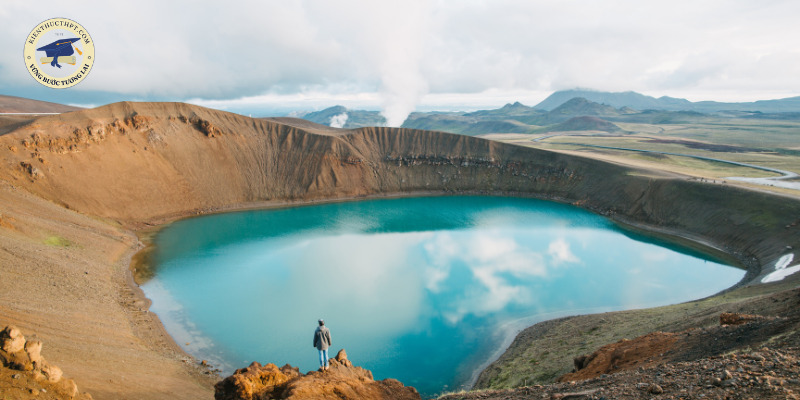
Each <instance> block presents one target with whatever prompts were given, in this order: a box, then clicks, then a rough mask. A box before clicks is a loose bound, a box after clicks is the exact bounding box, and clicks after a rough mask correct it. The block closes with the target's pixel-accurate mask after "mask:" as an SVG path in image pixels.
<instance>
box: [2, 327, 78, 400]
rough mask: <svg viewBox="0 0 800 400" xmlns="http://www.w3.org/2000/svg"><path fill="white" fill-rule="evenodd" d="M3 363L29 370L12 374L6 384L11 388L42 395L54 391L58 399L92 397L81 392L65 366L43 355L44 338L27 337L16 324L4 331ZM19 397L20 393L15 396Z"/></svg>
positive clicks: (14, 367) (5, 366) (27, 393)
mask: <svg viewBox="0 0 800 400" xmlns="http://www.w3.org/2000/svg"><path fill="white" fill-rule="evenodd" d="M0 363H2V366H3V367H4V368H8V369H11V370H13V371H20V372H23V373H24V374H25V376H24V377H23V376H22V375H21V374H18V373H12V374H0V376H5V375H10V376H11V380H12V382H11V383H10V384H8V385H5V384H4V385H3V387H4V388H7V390H8V391H9V392H20V393H23V394H25V395H33V396H38V394H39V393H50V394H51V395H53V396H54V398H58V399H91V398H92V396H91V395H89V394H87V393H82V394H81V393H79V392H78V385H77V384H76V383H75V381H73V380H72V379H63V375H64V374H63V372H62V371H61V368H59V367H57V366H55V365H53V364H50V363H48V362H47V361H46V360H45V359H44V357H42V342H41V341H39V340H35V339H34V340H30V339H28V340H26V339H25V336H23V335H22V332H21V331H20V330H19V329H18V328H17V327H15V326H11V325H9V326H7V327H6V328H5V329H3V331H2V332H0ZM14 398H17V397H14Z"/></svg>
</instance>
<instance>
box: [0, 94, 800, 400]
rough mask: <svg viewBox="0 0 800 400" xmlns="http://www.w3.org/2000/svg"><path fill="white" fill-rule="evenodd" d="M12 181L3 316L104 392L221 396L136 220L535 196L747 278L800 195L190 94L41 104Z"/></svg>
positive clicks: (5, 196) (13, 161)
mask: <svg viewBox="0 0 800 400" xmlns="http://www.w3.org/2000/svg"><path fill="white" fill-rule="evenodd" d="M0 181H4V183H2V184H0V198H2V201H0V214H1V215H0V262H1V263H0V274H2V276H3V277H4V278H3V279H0V324H9V323H13V324H15V325H17V326H19V327H20V328H21V329H23V331H24V332H26V333H27V332H30V331H33V332H37V334H40V335H42V336H46V337H45V338H44V339H46V341H47V343H50V345H49V346H51V349H52V351H53V352H55V353H57V355H56V356H55V357H54V358H53V361H54V362H56V363H57V364H58V365H60V366H62V368H63V369H64V370H65V373H66V374H68V375H70V376H72V377H75V380H76V381H77V382H78V385H79V386H80V387H81V388H82V390H84V389H85V390H86V391H88V392H89V393H92V394H93V395H94V396H95V397H96V398H123V397H126V396H129V397H130V398H165V397H169V396H167V395H166V394H167V393H172V395H174V396H179V397H180V396H185V398H202V397H203V396H205V395H210V390H211V389H210V385H208V384H207V382H205V381H203V380H202V379H200V378H201V377H202V376H204V375H203V374H202V373H201V372H199V371H197V370H195V369H192V368H189V367H187V366H186V364H185V363H184V362H183V361H182V360H181V357H182V356H181V354H180V353H179V352H177V351H176V349H175V348H174V346H173V345H172V343H171V341H170V339H169V338H168V337H165V336H162V335H163V332H162V331H161V330H160V329H158V327H159V325H158V324H157V321H155V319H154V318H153V317H152V316H151V315H149V314H147V313H144V312H143V310H146V307H147V304H145V303H143V302H140V301H138V300H137V297H136V294H137V293H136V291H135V290H134V289H129V287H128V283H129V274H128V272H127V266H128V263H129V260H130V257H131V255H132V254H133V253H134V252H135V251H136V250H137V249H138V246H139V243H138V240H137V238H136V236H135V234H134V231H132V230H131V229H139V228H144V227H147V226H150V225H152V224H157V223H161V222H164V221H169V220H171V219H174V218H178V217H182V216H187V215H193V214H196V213H201V212H208V211H218V210H226V209H233V208H238V207H246V206H258V205H266V204H286V203H292V202H304V201H314V200H322V199H332V198H353V197H360V196H368V195H387V194H401V193H406V194H407V193H417V192H426V193H441V194H453V193H493V194H505V195H519V196H533V197H539V198H545V199H555V200H558V201H563V202H570V203H574V204H576V205H579V206H581V207H584V208H587V209H589V210H592V211H595V212H597V213H600V214H603V215H607V216H609V217H610V218H612V219H614V220H617V221H620V222H622V223H626V224H630V225H632V226H636V227H639V228H641V229H646V230H648V231H650V232H657V233H663V234H665V235H679V236H680V237H683V238H685V239H681V240H690V242H687V243H694V245H696V246H701V245H702V246H709V248H711V249H717V251H719V252H720V254H722V255H725V256H726V257H728V258H729V259H731V260H734V261H735V262H738V263H740V264H741V265H743V266H746V267H747V268H748V271H749V274H748V276H747V280H748V282H749V281H751V280H752V279H755V278H757V277H759V276H763V275H764V274H766V273H768V272H771V270H768V269H769V268H772V265H773V264H774V263H775V261H776V260H777V259H778V258H779V257H781V256H783V255H785V254H786V252H787V250H786V246H792V247H793V248H797V247H798V246H800V234H799V232H800V231H799V230H798V227H797V221H798V220H799V219H800V203H799V202H798V201H797V200H794V199H788V198H781V197H777V196H772V195H767V194H763V193H758V192H751V191H746V190H743V189H739V188H735V187H727V186H720V185H716V186H712V185H707V184H703V183H699V182H692V181H688V180H686V179H684V178H683V177H680V176H675V175H667V174H664V173H658V172H653V171H644V170H633V169H630V168H627V167H623V166H618V165H614V164H608V163H603V162H600V161H594V160H589V159H583V158H579V157H574V156H569V155H563V154H556V153H550V152H546V151H540V150H535V149H530V148H522V147H517V146H513V145H508V144H502V143H498V142H491V141H488V140H484V139H479V138H474V137H467V136H459V135H452V134H447V133H441V132H426V131H418V130H408V129H393V128H361V129H356V130H344V131H343V130H332V129H331V128H326V127H320V126H314V125H309V124H308V123H307V122H302V123H301V122H293V121H289V120H258V119H251V118H246V117H243V116H240V115H236V114H230V113H226V112H221V111H215V110H210V109H205V108H202V107H196V106H190V105H186V104H179V103H117V104H112V105H108V106H104V107H100V108H97V109H91V110H81V111H77V112H72V113H67V114H61V115H55V116H46V117H41V118H37V119H36V120H34V121H32V122H31V123H29V124H26V125H24V126H21V127H18V128H16V129H14V130H12V131H10V132H8V133H7V134H5V135H2V136H0ZM754 205H757V206H754ZM698 243H699V244H698ZM706 249H708V248H706ZM6 276H9V277H12V279H5V277H6ZM89 344H93V345H95V346H94V347H90V346H89ZM172 395H171V396H172Z"/></svg>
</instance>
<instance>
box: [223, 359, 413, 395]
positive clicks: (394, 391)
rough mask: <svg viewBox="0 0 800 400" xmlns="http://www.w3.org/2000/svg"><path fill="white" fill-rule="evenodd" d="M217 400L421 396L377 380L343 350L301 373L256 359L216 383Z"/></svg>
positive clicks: (407, 388) (294, 369) (387, 381)
mask: <svg viewBox="0 0 800 400" xmlns="http://www.w3.org/2000/svg"><path fill="white" fill-rule="evenodd" d="M215 389H216V392H215V394H214V398H215V399H216V400H262V399H293V400H302V399H343V400H371V399H374V400H377V399H387V400H388V399H397V400H412V399H420V395H419V393H417V390H416V389H414V388H413V387H410V386H403V384H402V383H400V382H398V381H397V380H394V379H384V380H382V381H375V380H374V379H373V378H372V372H370V371H368V370H366V369H363V368H361V367H357V366H354V365H353V364H352V363H351V362H350V360H348V359H347V353H346V352H345V351H344V349H342V350H341V351H339V353H338V354H337V355H336V357H335V358H332V359H330V368H329V369H328V370H326V371H311V372H309V373H308V374H305V375H304V374H301V373H300V371H299V370H298V368H295V367H292V366H291V365H288V364H287V365H284V366H283V367H281V368H278V367H277V366H276V365H275V364H267V365H263V366H262V365H261V364H259V363H257V362H253V363H252V364H250V366H249V367H247V368H242V369H239V370H237V371H236V372H235V373H234V374H233V375H231V376H229V377H227V378H225V379H224V380H222V381H220V382H219V383H217V384H216V386H215Z"/></svg>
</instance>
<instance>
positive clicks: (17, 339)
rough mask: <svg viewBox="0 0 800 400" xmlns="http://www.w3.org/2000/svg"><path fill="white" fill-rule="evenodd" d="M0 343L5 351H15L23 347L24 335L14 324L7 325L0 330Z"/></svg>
mask: <svg viewBox="0 0 800 400" xmlns="http://www.w3.org/2000/svg"><path fill="white" fill-rule="evenodd" d="M0 345H1V346H2V349H3V351H5V352H7V353H16V352H18V351H20V350H22V349H23V348H24V347H25V336H22V332H20V330H19V329H17V327H16V326H12V325H9V326H7V327H6V328H5V329H3V331H2V332H0Z"/></svg>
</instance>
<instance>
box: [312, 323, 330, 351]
mask: <svg viewBox="0 0 800 400" xmlns="http://www.w3.org/2000/svg"><path fill="white" fill-rule="evenodd" d="M314 347H316V348H317V350H327V349H328V347H331V331H330V330H328V327H326V326H325V325H322V326H318V327H317V329H316V330H315V331H314Z"/></svg>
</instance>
